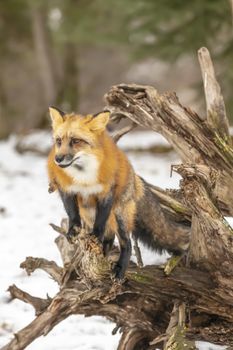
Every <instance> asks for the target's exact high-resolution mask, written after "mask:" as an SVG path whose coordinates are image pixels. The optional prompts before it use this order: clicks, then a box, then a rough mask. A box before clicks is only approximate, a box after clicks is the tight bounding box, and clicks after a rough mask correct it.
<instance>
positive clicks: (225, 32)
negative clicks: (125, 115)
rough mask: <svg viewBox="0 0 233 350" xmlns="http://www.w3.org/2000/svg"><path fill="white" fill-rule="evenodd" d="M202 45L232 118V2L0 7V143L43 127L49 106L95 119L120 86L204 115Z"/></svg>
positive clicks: (20, 1) (19, 3) (63, 1)
mask: <svg viewBox="0 0 233 350" xmlns="http://www.w3.org/2000/svg"><path fill="white" fill-rule="evenodd" d="M201 46H207V47H208V48H209V50H210V51H211V54H212V58H213V59H214V62H215V67H216V70H217V73H218V80H219V82H220V84H221V86H222V90H223V95H224V97H225V100H226V102H227V110H228V115H229V116H230V115H231V116H232V115H233V98H231V96H232V89H233V21H232V0H194V1H187V0H49V1H46V0H34V1H29V0H8V1H1V2H0V67H1V69H0V138H4V137H6V136H8V135H9V134H10V133H12V132H26V131H28V130H30V129H31V128H38V127H39V128H40V127H46V126H47V125H48V115H47V110H48V106H49V105H56V106H58V107H60V108H63V109H65V110H67V111H71V110H74V111H78V112H80V113H92V112H97V111H99V110H100V109H101V108H102V106H103V95H104V93H105V92H106V91H108V89H109V88H110V86H111V85H113V84H117V83H121V82H125V83H127V82H135V83H142V84H150V85H154V86H155V87H156V88H158V89H159V90H160V91H165V90H171V91H176V92H177V93H178V95H179V97H180V98H181V101H182V102H183V103H185V104H187V105H189V106H192V107H194V108H195V109H196V110H198V111H199V112H202V110H203V111H204V109H202V108H203V97H202V93H201V89H200V88H201V75H200V72H199V66H198V62H197V55H196V52H197V49H198V48H200V47H201ZM203 113H204V112H203ZM231 120H232V121H233V119H231Z"/></svg>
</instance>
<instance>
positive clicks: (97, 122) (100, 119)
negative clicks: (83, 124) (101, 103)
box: [89, 112, 110, 132]
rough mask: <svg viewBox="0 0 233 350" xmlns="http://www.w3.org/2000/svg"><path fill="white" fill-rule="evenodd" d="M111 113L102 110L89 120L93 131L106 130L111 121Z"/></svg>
mask: <svg viewBox="0 0 233 350" xmlns="http://www.w3.org/2000/svg"><path fill="white" fill-rule="evenodd" d="M109 117H110V113H109V112H102V113H99V114H98V115H96V116H94V117H93V118H92V119H91V121H90V122H89V125H90V130H91V131H99V132H101V131H104V130H105V128H106V126H107V124H108V122H109Z"/></svg>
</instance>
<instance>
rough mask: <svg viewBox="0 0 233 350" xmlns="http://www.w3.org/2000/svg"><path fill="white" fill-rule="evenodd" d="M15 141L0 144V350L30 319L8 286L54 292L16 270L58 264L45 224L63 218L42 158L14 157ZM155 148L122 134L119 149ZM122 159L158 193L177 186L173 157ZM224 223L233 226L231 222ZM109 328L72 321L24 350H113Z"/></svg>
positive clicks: (37, 139) (38, 138)
mask: <svg viewBox="0 0 233 350" xmlns="http://www.w3.org/2000/svg"><path fill="white" fill-rule="evenodd" d="M16 142H17V138H16V137H14V136H12V137H10V138H9V139H8V140H7V141H5V142H0V154H1V159H0V186H1V188H0V190H1V198H0V239H1V245H0V259H1V261H0V266H1V269H0V316H1V318H0V347H1V346H3V345H4V344H6V343H7V342H8V341H9V340H10V339H11V338H12V334H13V333H15V332H17V331H18V330H19V329H21V328H22V327H24V326H26V325H27V324H28V323H29V322H30V321H32V320H33V318H34V312H33V309H32V307H30V306H29V305H27V304H24V303H22V302H21V301H18V300H13V301H11V302H9V293H7V292H6V290H7V288H8V287H9V285H12V284H13V283H15V284H16V285H17V286H18V287H19V288H22V289H23V290H25V291H27V292H29V293H31V294H32V295H35V296H38V297H46V294H47V293H48V294H49V296H50V297H52V296H53V295H55V294H56V292H57V291H58V287H57V285H56V284H55V282H53V281H52V280H51V279H49V278H48V276H47V275H46V274H45V273H44V272H41V271H36V272H34V273H33V274H32V275H31V276H30V277H28V276H27V275H26V273H25V272H24V271H23V270H21V269H20V268H19V265H20V263H21V262H22V261H24V260H25V258H26V257H27V256H34V257H44V258H47V259H49V260H55V261H56V262H57V263H58V264H61V259H60V256H59V253H58V250H57V249H56V246H55V244H54V243H53V241H54V239H55V237H56V234H55V233H54V231H52V230H51V228H50V227H49V225H48V224H49V223H50V222H53V223H56V224H59V222H60V220H61V218H62V217H64V215H65V213H64V210H63V207H62V203H61V201H60V199H59V198H58V195H57V194H48V191H47V188H48V180H47V174H46V159H45V158H44V157H40V156H37V155H34V154H32V153H27V154H24V155H19V154H18V153H17V152H16V151H15V150H14V145H15V144H16ZM158 143H159V144H161V143H163V144H165V143H166V141H164V140H162V138H161V136H160V135H156V134H155V133H150V132H137V133H135V134H131V135H126V136H125V137H123V138H122V140H121V141H120V143H119V144H120V146H121V147H122V148H133V146H134V145H135V146H137V147H138V146H139V145H140V147H141V148H147V147H148V146H151V145H154V144H158ZM24 144H30V145H38V144H40V147H41V149H42V150H44V149H47V147H48V146H49V145H50V144H51V136H50V134H48V133H46V132H40V133H33V134H31V135H28V136H27V138H25V140H24ZM128 156H129V159H130V160H131V162H132V164H133V166H134V168H135V170H136V172H137V173H138V174H140V175H141V176H143V177H144V178H145V179H146V180H147V181H149V182H151V183H154V184H155V185H157V186H160V187H162V188H177V187H178V186H179V179H180V178H179V176H178V175H177V174H175V173H173V175H172V177H170V167H171V164H177V163H179V159H178V158H177V157H176V155H175V154H174V153H169V154H168V155H162V156H159V155H152V154H149V153H143V154H142V153H133V152H131V153H129V154H128ZM1 208H4V209H5V211H4V210H3V209H2V210H1ZM228 221H229V222H231V223H232V224H233V220H232V218H231V219H229V220H228ZM142 255H143V260H144V263H146V264H152V263H156V264H161V263H163V262H165V261H166V259H167V257H168V254H167V255H166V254H164V255H162V256H160V255H156V254H155V253H153V252H150V251H148V250H146V249H144V248H142ZM133 259H134V258H133ZM114 327H115V325H114V324H113V323H111V322H109V321H107V320H105V319H104V318H101V317H91V318H84V317H83V316H72V317H70V318H69V319H67V320H65V321H63V322H62V323H61V324H59V325H58V326H56V327H55V329H54V330H52V331H51V332H50V333H49V334H48V335H47V336H46V337H41V338H39V339H37V340H36V341H35V342H33V343H32V344H31V345H29V346H28V348H27V349H29V350H41V349H50V350H59V349H62V350H73V349H79V350H92V349H93V350H94V349H95V350H105V349H106V350H107V349H113V350H114V349H116V348H117V344H118V341H119V337H120V335H119V334H117V335H115V336H113V335H112V334H111V332H112V330H113V328H114ZM203 344H204V343H201V342H200V343H199V347H200V349H202V350H204V349H205V350H207V349H208V350H216V349H220V348H221V347H214V346H213V345H210V344H209V345H206V344H204V345H203Z"/></svg>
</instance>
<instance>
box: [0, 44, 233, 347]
mask: <svg viewBox="0 0 233 350" xmlns="http://www.w3.org/2000/svg"><path fill="white" fill-rule="evenodd" d="M199 56H200V57H199V58H200V63H201V67H202V74H203V77H204V78H205V79H206V81H207V83H205V89H206V93H205V95H206V100H207V116H206V117H204V118H203V117H202V118H201V117H199V116H198V115H197V114H196V113H194V112H193V111H191V110H190V109H188V108H185V107H183V106H182V105H181V104H180V103H179V101H178V99H177V97H176V96H175V95H174V94H163V95H160V94H159V93H158V92H157V91H156V90H155V89H154V88H152V87H148V86H138V85H124V84H121V85H118V86H115V87H113V88H112V89H111V90H110V92H109V93H108V94H107V95H106V100H107V102H108V106H107V109H109V110H111V112H112V120H115V121H117V120H118V119H119V118H122V117H124V118H125V117H127V118H129V119H130V120H131V121H132V122H133V123H135V124H138V125H141V126H144V127H150V128H151V129H153V130H155V131H158V132H160V133H161V134H162V135H164V136H165V137H166V138H167V139H168V141H169V142H170V143H171V144H172V145H173V147H174V148H175V149H176V150H177V152H178V153H179V155H180V156H181V158H182V160H183V162H184V164H180V165H177V166H173V170H174V171H176V172H178V173H179V174H180V175H181V176H182V181H181V184H180V190H179V191H169V190H168V191H165V190H161V189H160V188H158V187H156V186H152V185H151V190H152V191H153V192H154V193H155V195H156V196H157V198H158V213H160V216H158V217H159V224H161V225H163V224H164V227H166V228H167V230H169V225H166V222H165V221H166V220H171V222H173V224H176V225H177V229H176V230H175V229H174V227H175V226H173V229H174V230H175V231H174V234H177V232H179V230H182V227H184V226H186V228H187V224H188V223H190V222H191V224H192V226H191V238H190V247H189V250H188V254H187V257H184V258H185V259H184V258H183V259H180V260H181V261H180V262H179V264H178V265H177V262H176V264H175V265H176V266H175V268H173V270H172V271H171V270H169V273H168V274H166V273H165V271H168V269H166V270H165V271H164V269H163V268H162V267H158V266H145V267H139V266H137V265H135V264H133V263H131V265H130V267H129V268H128V271H127V273H126V279H125V280H124V281H121V283H119V281H115V280H114V279H113V278H112V273H111V271H112V265H113V264H114V262H115V261H116V259H117V256H118V254H119V252H118V251H117V249H116V248H114V249H113V250H112V252H111V253H110V256H109V257H104V255H103V253H102V247H101V245H99V243H98V242H97V241H96V240H95V239H93V237H90V236H89V235H88V234H87V233H86V232H85V230H81V232H79V234H78V236H77V237H76V239H75V240H74V242H73V243H72V244H70V243H69V242H68V241H67V239H66V237H65V233H66V231H67V222H66V221H63V222H62V225H61V227H57V226H55V225H52V227H53V228H54V229H55V230H56V231H57V232H58V233H59V236H58V238H56V245H57V248H58V249H59V251H60V254H61V257H62V262H63V266H58V265H57V264H56V263H54V262H52V261H47V260H46V259H42V258H32V257H30V258H27V259H26V260H25V262H23V263H22V264H21V267H22V268H24V269H26V271H27V273H28V274H30V273H32V272H33V271H34V270H35V269H37V268H40V269H43V270H44V271H46V272H47V273H48V274H49V275H50V276H52V278H53V279H54V280H55V281H56V282H57V283H58V284H59V287H60V290H59V292H58V294H57V295H56V296H55V297H54V298H53V299H41V298H37V297H34V296H31V295H29V294H28V293H26V292H24V291H21V290H20V289H18V288H17V287H16V286H12V287H10V289H9V291H10V293H11V296H12V298H18V299H20V300H22V301H24V302H27V303H29V304H31V305H32V306H33V307H34V309H35V311H36V315H37V316H36V318H35V319H34V321H33V322H31V323H30V324H29V325H28V326H27V327H25V328H24V329H22V330H20V331H19V332H18V333H17V334H15V336H14V338H13V339H12V341H11V342H9V343H8V344H6V345H5V346H4V347H3V348H2V350H20V349H24V348H25V347H26V346H27V345H29V344H30V343H31V342H32V341H33V340H35V339H36V338H38V337H39V336H40V335H46V334H47V333H48V332H49V331H50V330H51V329H52V328H53V327H55V326H56V325H57V324H58V323H59V322H61V321H62V320H63V319H65V318H67V317H68V316H70V315H71V314H84V315H86V316H92V315H100V316H104V317H106V318H108V319H109V320H111V321H113V322H115V323H116V328H114V330H113V333H116V332H117V331H118V330H120V331H121V332H122V336H121V339H120V342H119V346H118V350H136V349H140V350H143V349H145V350H151V349H155V348H160V349H165V350H172V349H173V350H174V349H177V350H178V349H190V350H191V349H196V348H195V344H194V340H205V341H210V342H213V343H216V344H221V345H228V346H229V348H233V335H232V328H233V279H232V274H233V268H232V266H233V230H232V229H231V227H230V226H229V225H228V224H227V222H226V221H225V219H224V216H223V215H225V214H226V213H228V214H231V213H232V210H233V203H232V198H231V189H232V181H233V180H232V178H233V177H232V175H233V174H232V170H233V156H232V155H233V151H232V149H231V145H230V139H229V131H228V123H227V118H226V113H225V109H224V102H223V99H222V96H221V94H220V89H219V87H218V85H217V82H216V79H215V76H214V71H213V67H212V66H211V64H212V63H211V61H210V57H209V54H208V52H207V51H206V49H201V51H199ZM208 63H209V64H208ZM207 90H208V91H207ZM132 127H134V124H132V126H129V127H127V128H123V129H122V130H119V131H118V132H117V133H116V134H115V136H114V137H115V140H116V141H117V140H118V139H119V138H120V137H121V136H122V135H124V134H125V133H126V132H128V131H130V130H131V128H132ZM52 185H53V184H52ZM50 189H51V190H53V186H51V187H50ZM158 213H157V214H158ZM171 233H172V232H169V234H171ZM164 234H168V232H164ZM135 247H136V251H137V256H138V261H139V265H140V266H142V261H141V259H140V252H139V251H138V246H137V244H136V243H135ZM173 265H174V264H173ZM173 267H174V266H173Z"/></svg>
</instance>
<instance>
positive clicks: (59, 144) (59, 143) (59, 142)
mask: <svg viewBox="0 0 233 350" xmlns="http://www.w3.org/2000/svg"><path fill="white" fill-rule="evenodd" d="M56 144H57V146H59V147H60V146H61V138H60V137H57V138H56Z"/></svg>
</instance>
